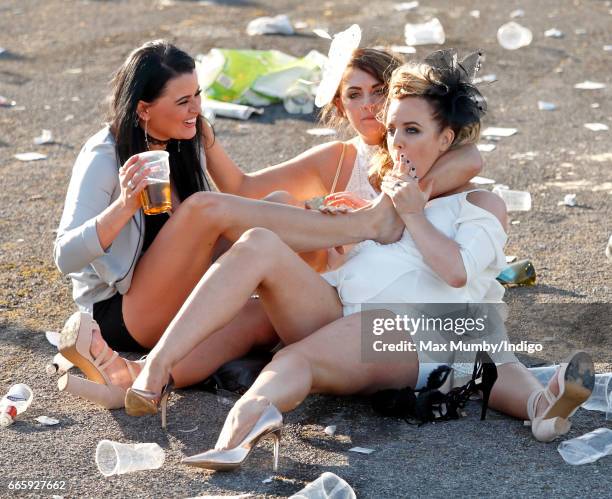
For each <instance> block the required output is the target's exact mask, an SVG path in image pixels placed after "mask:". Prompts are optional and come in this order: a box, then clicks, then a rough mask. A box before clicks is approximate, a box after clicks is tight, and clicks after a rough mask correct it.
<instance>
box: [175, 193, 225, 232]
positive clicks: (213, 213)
mask: <svg viewBox="0 0 612 499" xmlns="http://www.w3.org/2000/svg"><path fill="white" fill-rule="evenodd" d="M225 204H226V196H225V195H224V194H221V193H218V192H207V191H203V192H195V193H194V194H192V195H191V196H189V197H188V198H187V199H185V201H183V202H182V203H181V206H180V207H179V209H180V210H181V211H182V212H185V213H187V214H188V216H189V217H190V219H192V220H193V221H194V222H195V223H196V226H197V223H198V222H205V223H206V224H207V225H221V223H222V221H223V219H224V213H226V212H227V210H225V209H224V207H225Z"/></svg>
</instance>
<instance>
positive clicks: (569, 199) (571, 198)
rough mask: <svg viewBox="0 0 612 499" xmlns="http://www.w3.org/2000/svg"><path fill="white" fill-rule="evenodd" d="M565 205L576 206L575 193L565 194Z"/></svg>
mask: <svg viewBox="0 0 612 499" xmlns="http://www.w3.org/2000/svg"><path fill="white" fill-rule="evenodd" d="M563 204H564V205H565V206H576V194H566V195H565V197H564V198H563Z"/></svg>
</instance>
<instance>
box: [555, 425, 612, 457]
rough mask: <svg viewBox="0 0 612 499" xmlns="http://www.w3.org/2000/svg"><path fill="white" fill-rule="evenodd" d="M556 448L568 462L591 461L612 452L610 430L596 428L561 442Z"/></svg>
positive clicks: (611, 431)
mask: <svg viewBox="0 0 612 499" xmlns="http://www.w3.org/2000/svg"><path fill="white" fill-rule="evenodd" d="M557 450H558V451H559V454H561V457H563V459H564V460H565V462H566V463H568V464H574V465H577V464H587V463H593V462H595V461H597V460H598V459H601V458H602V457H604V456H608V455H610V454H612V430H611V429H610V428H597V429H596V430H594V431H591V432H589V433H587V434H585V435H582V436H580V437H577V438H572V439H571V440H566V441H565V442H561V443H560V444H559V447H558V448H557Z"/></svg>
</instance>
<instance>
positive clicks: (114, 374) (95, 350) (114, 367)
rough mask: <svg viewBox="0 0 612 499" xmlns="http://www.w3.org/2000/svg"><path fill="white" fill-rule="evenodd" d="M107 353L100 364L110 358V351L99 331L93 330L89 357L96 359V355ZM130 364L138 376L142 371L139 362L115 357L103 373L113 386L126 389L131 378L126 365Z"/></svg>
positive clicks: (130, 383)
mask: <svg viewBox="0 0 612 499" xmlns="http://www.w3.org/2000/svg"><path fill="white" fill-rule="evenodd" d="M105 350H106V351H107V353H106V355H105V356H104V358H103V359H102V363H104V362H105V361H107V360H108V359H110V358H111V355H112V350H111V349H110V348H108V345H107V344H106V341H104V338H102V335H101V334H100V331H99V330H98V329H97V328H95V329H94V331H93V336H92V340H91V345H90V347H89V351H90V353H91V355H92V356H93V357H94V358H96V357H98V355H100V354H102V352H103V351H105ZM128 363H129V364H130V366H131V367H132V371H133V372H134V374H135V375H138V373H139V372H140V370H141V369H142V363H141V362H133V361H130V360H127V359H124V358H123V357H117V358H116V359H115V360H114V361H113V362H111V363H110V364H109V365H108V366H107V367H106V368H105V369H104V372H105V373H106V374H107V375H108V377H109V379H110V381H111V383H112V384H113V385H117V386H120V387H121V388H125V389H128V388H129V387H130V386H132V376H131V375H130V371H129V370H128V367H127V364H128Z"/></svg>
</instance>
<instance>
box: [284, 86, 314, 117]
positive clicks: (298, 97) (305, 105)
mask: <svg viewBox="0 0 612 499" xmlns="http://www.w3.org/2000/svg"><path fill="white" fill-rule="evenodd" d="M283 107H284V108H285V111H287V112H288V113H289V114H310V113H312V112H313V111H314V95H313V94H312V86H311V85H310V84H309V83H308V82H305V81H304V80H297V81H296V82H295V83H294V84H293V85H291V87H289V89H288V90H287V93H286V94H285V98H284V99H283Z"/></svg>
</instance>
